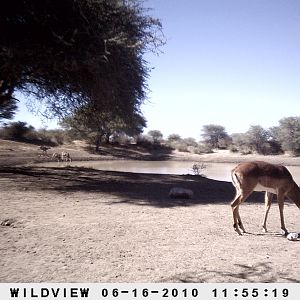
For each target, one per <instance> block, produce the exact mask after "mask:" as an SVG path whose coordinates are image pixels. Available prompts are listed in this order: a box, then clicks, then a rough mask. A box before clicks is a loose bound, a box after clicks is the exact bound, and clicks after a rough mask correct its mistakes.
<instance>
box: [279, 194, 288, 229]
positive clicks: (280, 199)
mask: <svg viewBox="0 0 300 300" xmlns="http://www.w3.org/2000/svg"><path fill="white" fill-rule="evenodd" d="M277 201H278V206H279V213H280V222H281V230H282V231H284V235H288V231H287V229H286V228H285V224H284V216H283V206H284V194H283V193H281V192H280V191H279V192H278V194H277Z"/></svg>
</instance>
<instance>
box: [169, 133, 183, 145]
mask: <svg viewBox="0 0 300 300" xmlns="http://www.w3.org/2000/svg"><path fill="white" fill-rule="evenodd" d="M167 140H168V142H169V143H172V142H179V141H180V140H181V136H180V135H179V134H177V133H172V134H170V135H169V136H168V138H167Z"/></svg>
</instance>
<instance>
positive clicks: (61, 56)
mask: <svg viewBox="0 0 300 300" xmlns="http://www.w3.org/2000/svg"><path fill="white" fill-rule="evenodd" d="M141 3H142V2H141V1H119V0H80V1H79V0H64V1H61V0H43V1H40V0H26V1H21V0H4V1H2V2H1V9H0V27H1V35H0V113H1V114H2V115H3V114H4V115H6V116H8V117H10V116H11V115H9V114H8V115H7V112H5V109H3V107H4V106H6V107H7V105H8V102H10V104H11V106H10V108H11V110H10V113H12V112H13V109H12V108H13V106H12V105H13V104H14V103H15V102H14V101H15V100H14V98H13V96H14V93H15V92H16V91H20V92H22V93H23V94H25V95H28V96H30V97H29V101H30V104H31V106H32V109H33V110H35V109H36V105H35V103H34V100H31V99H35V101H38V102H40V103H42V104H43V105H44V109H45V110H44V111H43V112H42V113H43V114H44V115H46V116H47V117H51V116H66V115H69V114H70V113H73V112H74V111H75V110H77V109H78V108H81V107H82V106H85V105H87V104H93V106H94V108H95V109H96V110H97V111H99V112H102V111H104V110H105V111H110V112H114V113H117V114H118V115H120V114H121V113H122V114H123V115H127V114H133V113H137V112H138V110H139V107H140V105H141V103H143V101H144V99H145V94H146V91H147V84H146V79H147V77H148V74H149V71H150V70H149V68H148V66H147V63H146V62H145V60H144V59H143V54H144V53H145V52H146V51H157V49H158V48H159V47H160V46H161V45H163V44H164V38H163V35H162V33H161V24H160V22H159V21H158V20H157V19H154V18H152V17H150V16H148V15H147V14H146V10H145V9H143V8H142V6H141ZM6 111H7V109H6ZM0 116H1V115H0Z"/></svg>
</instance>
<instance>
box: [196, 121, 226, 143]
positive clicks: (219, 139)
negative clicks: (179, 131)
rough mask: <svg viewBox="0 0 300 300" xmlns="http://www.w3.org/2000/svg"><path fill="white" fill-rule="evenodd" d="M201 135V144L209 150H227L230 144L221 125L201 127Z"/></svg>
mask: <svg viewBox="0 0 300 300" xmlns="http://www.w3.org/2000/svg"><path fill="white" fill-rule="evenodd" d="M202 131H203V134H201V136H202V139H203V143H204V144H206V145H207V146H208V147H210V148H211V149H221V148H227V146H228V144H229V143H230V137H229V135H228V134H227V132H226V130H225V127H223V126H221V125H215V124H209V125H204V126H203V129H202Z"/></svg>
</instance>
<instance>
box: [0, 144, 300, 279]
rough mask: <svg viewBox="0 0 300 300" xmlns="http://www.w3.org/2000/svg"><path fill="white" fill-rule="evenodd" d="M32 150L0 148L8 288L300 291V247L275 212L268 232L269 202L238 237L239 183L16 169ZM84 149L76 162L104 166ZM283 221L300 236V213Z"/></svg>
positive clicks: (0, 218) (1, 269) (250, 213)
mask: <svg viewBox="0 0 300 300" xmlns="http://www.w3.org/2000/svg"><path fill="white" fill-rule="evenodd" d="M12 143H13V142H12ZM22 147H23V148H22ZM24 147H25V148H24ZM26 147H28V149H27V148H26ZM30 147H31V146H27V145H25V144H20V145H17V144H14V143H13V144H8V143H4V142H3V141H0V164H1V165H2V167H0V223H1V226H0V257H1V259H0V282H300V265H299V253H300V241H295V242H291V241H288V240H287V239H286V238H285V237H283V236H281V235H280V221H279V213H278V207H277V205H275V204H274V205H273V207H272V208H271V211H270V216H269V221H268V229H269V232H268V233H262V232H261V225H260V224H261V222H262V217H263V209H264V205H263V195H261V193H256V194H253V197H252V198H251V199H249V201H247V203H245V204H243V205H242V206H241V216H242V218H243V220H244V225H245V227H246V229H247V231H248V232H249V233H248V234H245V235H243V236H238V235H237V234H236V233H235V232H234V230H233V227H232V214H231V208H230V205H229V203H230V201H231V200H232V198H233V197H234V189H233V187H232V185H231V184H230V183H226V182H221V181H214V180H210V179H207V178H202V177H200V176H179V175H154V174H133V173H118V172H105V171H97V170H94V169H85V168H75V167H70V166H66V167H65V168H39V167H32V166H30V167H28V166H27V167H26V166H15V165H16V164H25V163H29V162H32V160H33V154H32V149H33V148H30ZM76 147H77V146H76ZM76 147H75V146H74V147H73V148H72V149H71V150H72V151H73V152H72V154H73V156H76V155H77V158H78V159H80V157H85V158H86V157H87V156H88V157H90V159H95V156H94V155H90V156H89V155H88V154H86V153H83V152H80V147H79V146H78V147H77V148H76ZM34 149H35V148H34ZM76 151H77V152H76ZM120 151H121V150H120ZM135 151H136V155H141V156H143V155H145V157H150V156H147V154H146V153H141V152H139V153H137V150H135ZM118 153H119V152H118ZM75 154H76V155H75ZM111 155H112V156H113V154H111ZM149 155H150V154H149ZM169 155H170V156H171V155H173V154H169ZM222 155H223V157H224V161H227V160H229V156H228V155H227V154H226V155H227V156H226V155H225V154H224V153H223V154H222ZM224 155H225V156H224ZM8 156H9V159H8ZM120 156H121V154H120ZM175 156H176V157H177V158H174V157H170V159H188V158H187V156H186V155H185V156H184V157H183V156H182V157H181V155H180V154H176V155H175ZM119 158H120V157H119ZM40 159H41V158H38V159H36V158H35V159H34V160H40ZM103 159H107V156H104V158H103ZM209 159H211V160H213V158H212V156H210V157H206V158H205V156H202V157H201V160H202V161H204V160H209ZM245 159H252V158H251V157H247V158H245ZM268 159H269V160H270V159H271V160H273V159H274V160H276V159H277V160H279V161H280V162H281V160H282V161H286V160H287V162H289V163H291V161H292V164H294V165H295V164H296V165H297V164H299V159H297V158H290V157H284V156H280V157H277V158H268ZM215 160H216V161H221V160H222V157H221V156H220V155H219V156H217V155H215ZM238 160H243V158H242V157H241V158H239V157H237V156H235V157H233V158H232V161H238ZM174 186H180V187H186V188H190V189H192V190H193V191H194V193H195V195H194V197H193V199H191V200H176V199H175V200H174V199H169V198H168V192H169V190H170V188H172V187H174ZM284 213H285V219H286V226H287V228H288V229H289V230H290V231H291V232H300V218H299V210H298V208H297V207H296V206H295V205H294V204H292V203H286V206H285V210H284Z"/></svg>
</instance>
